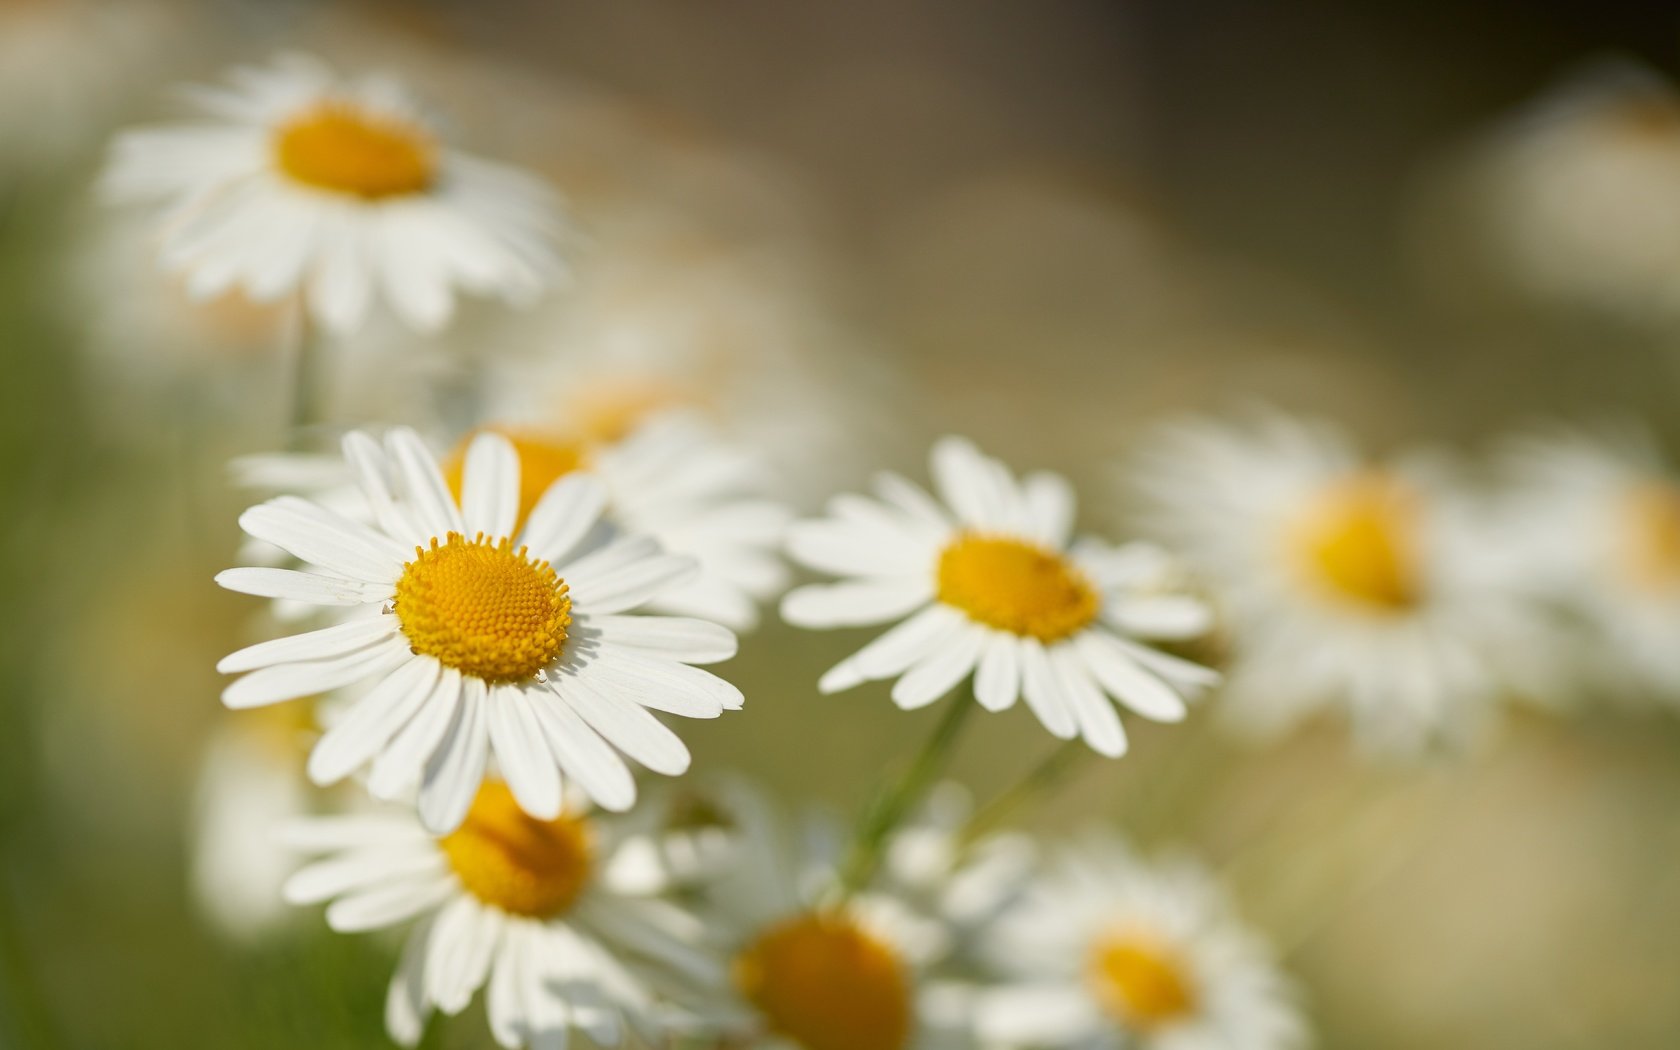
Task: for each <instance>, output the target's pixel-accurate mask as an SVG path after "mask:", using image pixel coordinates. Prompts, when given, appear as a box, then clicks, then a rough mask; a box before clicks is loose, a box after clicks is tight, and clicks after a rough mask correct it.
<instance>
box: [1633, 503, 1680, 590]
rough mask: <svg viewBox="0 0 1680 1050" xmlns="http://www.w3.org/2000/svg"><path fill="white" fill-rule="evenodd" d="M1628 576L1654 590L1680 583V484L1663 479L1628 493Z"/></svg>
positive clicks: (1664, 588)
mask: <svg viewBox="0 0 1680 1050" xmlns="http://www.w3.org/2000/svg"><path fill="white" fill-rule="evenodd" d="M1625 520H1626V522H1627V531H1628V540H1629V544H1628V557H1627V559H1626V567H1627V572H1628V575H1629V576H1630V577H1631V578H1632V579H1633V581H1634V582H1635V583H1636V584H1639V585H1643V586H1646V587H1649V588H1651V589H1652V590H1666V589H1668V588H1671V587H1674V586H1676V585H1680V487H1677V486H1675V485H1670V484H1667V483H1665V482H1661V481H1652V482H1647V483H1646V484H1643V485H1639V486H1637V487H1636V488H1634V489H1633V490H1632V491H1630V492H1629V493H1628V494H1627V503H1626V517H1625Z"/></svg>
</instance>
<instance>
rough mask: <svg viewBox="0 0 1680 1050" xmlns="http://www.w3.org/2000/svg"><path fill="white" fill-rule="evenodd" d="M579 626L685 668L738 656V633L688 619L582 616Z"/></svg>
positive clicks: (607, 642)
mask: <svg viewBox="0 0 1680 1050" xmlns="http://www.w3.org/2000/svg"><path fill="white" fill-rule="evenodd" d="M577 623H578V624H579V625H580V626H581V627H583V628H584V629H585V630H587V631H589V632H599V636H600V638H601V642H602V644H604V645H611V646H614V647H617V648H622V649H628V650H632V651H635V652H639V653H644V654H646V655H649V656H656V657H662V658H664V659H666V660H676V661H679V662H681V663H685V664H713V663H719V662H721V661H723V660H728V659H730V658H731V657H733V656H734V655H735V651H736V648H737V643H736V641H735V632H733V631H731V630H730V629H729V628H727V627H723V626H720V625H718V624H715V623H710V622H708V621H705V620H696V619H692V618H690V617H685V616H611V615H609V616H597V615H593V614H591V615H588V616H579V617H578V619H577Z"/></svg>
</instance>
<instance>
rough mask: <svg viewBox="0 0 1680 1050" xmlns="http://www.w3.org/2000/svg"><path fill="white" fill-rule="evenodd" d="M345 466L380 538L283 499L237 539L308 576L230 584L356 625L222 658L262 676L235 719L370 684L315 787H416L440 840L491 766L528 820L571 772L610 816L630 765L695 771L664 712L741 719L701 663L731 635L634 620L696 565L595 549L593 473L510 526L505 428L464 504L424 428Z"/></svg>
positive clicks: (550, 803)
mask: <svg viewBox="0 0 1680 1050" xmlns="http://www.w3.org/2000/svg"><path fill="white" fill-rule="evenodd" d="M344 456H345V459H346V460H347V461H348V462H349V463H350V464H351V466H352V467H353V468H354V469H355V471H356V475H357V482H358V485H359V487H360V491H361V494H362V497H363V499H364V500H365V502H366V505H367V508H368V514H367V517H368V518H369V519H370V520H372V521H373V522H374V524H371V525H364V524H361V523H360V522H358V521H356V520H353V519H352V518H350V517H348V516H345V515H341V514H337V513H335V512H333V511H330V510H327V509H325V508H323V507H321V506H319V505H317V504H314V503H311V502H309V501H307V500H303V499H298V498H295V497H280V498H277V499H274V500H270V501H268V502H266V503H262V504H259V505H258V506H256V507H253V508H251V509H250V510H248V511H246V512H245V514H244V515H242V516H241V517H240V525H241V527H242V528H244V530H245V531H246V532H247V533H249V534H250V535H251V536H253V537H254V538H256V539H260V540H262V541H264V542H266V543H270V544H273V545H274V546H276V547H279V548H280V549H282V550H284V551H286V552H287V553H288V554H290V555H292V556H293V557H295V558H297V559H298V560H299V561H300V562H301V563H303V564H304V566H305V568H303V569H301V570H297V569H283V568H267V567H254V568H240V569H229V570H227V571H225V572H223V573H221V574H220V575H219V576H217V578H216V579H217V582H218V583H220V584H221V585H222V586H224V587H226V588H228V589H229V590H235V591H240V592H242V593H246V594H254V595H258V596H261V597H266V598H274V599H285V600H292V601H301V602H306V603H312V604H315V605H318V606H324V607H327V608H336V609H337V610H338V611H339V612H340V613H342V614H344V617H345V618H344V619H343V620H342V621H341V622H338V623H335V624H333V625H332V626H329V627H324V628H321V629H319V630H315V631H311V632H308V633H305V634H301V635H296V636H293V637H290V638H281V639H277V640H275V641H270V642H263V643H260V644H258V645H254V646H251V647H249V648H246V649H242V650H240V651H239V652H236V653H234V654H233V655H231V656H229V657H227V658H226V659H224V660H223V661H222V662H221V663H220V664H219V665H218V668H219V669H220V670H222V671H224V672H227V673H242V672H248V673H245V674H244V677H242V678H240V679H239V680H238V681H236V682H234V683H233V684H232V685H230V686H228V688H227V689H226V691H225V692H224V693H223V694H222V699H223V701H224V702H225V703H226V704H227V705H228V706H229V707H235V708H241V707H255V706H259V705H263V704H270V703H276V702H278V701H281V700H289V699H294V698H297V697H303V696H311V695H315V694H319V693H325V692H330V691H332V690H336V689H341V688H343V687H346V686H349V685H352V684H354V683H357V682H363V681H372V682H373V683H374V684H373V685H372V687H371V688H370V689H369V690H368V692H367V693H366V694H365V695H363V696H362V697H360V698H359V699H357V700H356V702H355V703H354V704H353V705H352V706H351V707H350V709H349V710H348V711H347V713H346V714H345V716H344V717H343V718H342V719H340V720H339V721H338V722H337V723H336V724H334V725H333V726H332V727H331V728H330V729H329V730H328V731H327V733H326V734H325V735H324V736H323V737H322V738H321V740H320V742H319V743H318V744H317V745H316V746H315V749H314V751H313V752H312V753H311V755H310V759H309V774H310V777H311V778H312V779H314V780H315V781H316V782H317V783H322V784H325V783H331V782H333V781H336V780H338V779H340V778H342V777H344V776H346V775H348V774H349V773H350V772H352V771H353V770H356V769H358V768H359V767H361V766H362V765H364V764H366V763H368V762H372V768H371V773H370V775H369V778H368V786H369V789H370V790H371V791H372V792H373V794H374V795H375V796H377V797H381V798H394V797H397V796H398V795H400V794H401V793H403V792H404V791H406V790H407V789H408V788H409V787H410V786H411V785H412V784H413V783H414V782H415V781H416V780H418V781H419V784H420V786H419V805H420V815H421V818H422V819H423V821H424V822H425V824H426V826H427V827H428V828H430V829H431V830H433V831H434V832H436V833H438V834H443V833H446V832H449V831H451V830H453V829H454V828H455V827H456V826H457V825H458V824H460V822H461V821H462V819H464V818H465V815H466V813H467V809H468V807H469V806H470V805H471V803H472V799H473V796H474V793H475V792H476V791H477V789H478V785H479V782H480V781H481V780H482V779H483V777H484V771H485V765H486V762H487V760H488V758H489V755H490V753H491V752H492V751H493V752H494V753H495V757H496V760H497V762H498V764H499V766H500V768H501V771H502V773H503V775H504V776H505V777H506V779H507V782H508V785H509V787H510V788H511V789H512V791H513V795H514V797H515V798H517V799H518V800H519V802H520V804H521V805H523V806H524V807H525V808H526V810H527V811H528V812H530V813H531V814H532V815H533V816H535V817H538V818H543V819H548V818H553V817H555V816H556V815H558V814H559V812H560V802H561V791H560V787H561V780H560V773H561V771H564V772H565V774H566V775H567V776H568V777H569V778H570V779H571V780H572V781H573V782H574V783H576V784H577V785H578V786H579V787H580V788H582V789H583V790H584V791H585V792H586V793H587V794H588V795H589V796H590V797H591V798H592V799H593V800H594V801H595V802H596V803H598V804H600V805H601V806H603V807H605V808H608V809H625V808H628V807H629V806H630V805H631V803H632V802H633V801H634V800H635V796H636V785H635V781H634V779H633V778H632V777H631V774H630V770H629V768H628V767H627V766H626V765H625V763H624V760H623V758H621V757H620V755H619V752H623V753H624V754H625V755H628V756H630V757H631V758H634V759H635V760H636V761H637V762H639V763H640V764H642V765H644V766H646V767H647V768H649V769H652V770H654V771H656V772H661V773H666V774H676V773H680V772H682V771H683V770H685V769H686V768H687V767H688V761H689V758H688V749H687V748H686V747H685V746H684V745H683V743H682V741H681V740H680V739H678V737H677V736H676V735H675V734H674V733H672V732H671V731H670V730H669V729H667V728H666V727H665V726H664V725H663V724H662V723H661V722H660V721H659V720H658V719H656V718H654V717H653V716H652V715H651V714H650V713H649V711H648V709H649V708H651V709H654V710H660V711H668V712H671V713H673V714H680V715H684V716H687V717H692V718H715V717H717V716H718V715H719V714H721V713H722V712H723V711H724V710H732V709H736V708H739V707H740V706H741V693H740V691H739V690H737V689H736V688H735V687H733V686H731V685H729V684H728V683H727V682H725V681H723V680H722V679H720V678H717V677H715V676H713V675H711V674H708V673H706V672H705V671H702V670H699V669H698V668H695V667H692V666H690V665H691V664H704V663H711V662H715V661H719V660H725V659H728V658H729V657H730V656H732V655H734V652H735V636H734V635H733V634H732V633H730V631H728V630H727V629H726V628H723V627H720V626H718V625H716V624H712V623H707V622H704V621H700V620H691V619H685V618H680V617H663V616H632V615H626V614H628V613H630V612H632V611H633V610H636V609H639V608H640V607H642V606H644V605H645V604H646V603H648V602H649V601H651V600H652V599H654V598H656V597H657V596H659V595H660V594H661V593H663V592H665V591H666V590H668V589H669V588H671V587H673V586H676V585H679V584H680V583H682V582H683V581H684V579H685V578H686V577H688V576H689V575H691V574H692V573H693V571H694V568H695V566H694V563H693V561H692V560H691V559H689V558H685V557H680V556H677V555H671V554H666V553H664V552H663V551H661V550H660V549H659V545H658V544H657V543H655V542H654V541H653V540H652V539H649V538H647V537H645V536H619V537H617V538H614V539H612V540H610V541H608V542H604V543H598V542H594V541H592V540H591V537H592V536H597V535H598V528H597V526H598V523H599V521H600V516H601V511H602V508H603V507H604V505H605V502H606V493H605V490H604V487H603V486H602V484H601V482H600V481H599V480H598V479H597V478H595V477H593V476H592V475H588V474H572V475H568V476H566V477H564V478H562V479H560V480H559V481H558V482H556V483H555V484H554V485H552V486H551V487H550V488H549V489H548V490H547V491H546V492H545V493H544V494H543V495H542V497H541V499H539V500H538V501H537V504H536V506H535V508H534V509H533V510H532V511H531V512H530V514H529V516H528V517H527V518H526V519H525V521H524V522H523V525H522V526H519V527H516V523H517V522H518V519H519V507H520V491H521V489H520V462H519V455H518V453H517V452H516V451H515V450H514V447H513V445H512V444H511V443H509V442H508V441H507V440H506V439H505V438H502V437H500V436H498V435H494V434H481V435H479V436H478V437H477V438H475V439H473V442H472V445H471V446H470V447H469V449H468V450H467V454H466V457H465V465H464V467H463V474H462V483H461V492H462V498H461V500H460V503H459V505H457V503H456V501H455V499H454V498H453V497H452V496H451V495H450V492H449V487H448V485H447V484H446V483H445V481H444V477H443V472H442V471H441V470H440V469H439V468H438V465H437V463H436V461H435V460H434V459H433V458H432V455H431V453H430V452H429V451H428V450H427V448H426V446H425V444H424V443H423V442H422V441H421V440H420V438H419V437H418V436H417V435H416V434H415V433H414V432H413V431H411V430H407V429H402V428H398V429H394V430H392V431H390V432H389V433H388V434H387V435H386V436H385V440H384V443H383V445H381V444H380V443H378V442H376V441H374V440H373V439H372V438H371V437H369V436H368V435H366V434H363V433H359V432H352V433H351V434H349V435H347V436H346V437H345V439H344Z"/></svg>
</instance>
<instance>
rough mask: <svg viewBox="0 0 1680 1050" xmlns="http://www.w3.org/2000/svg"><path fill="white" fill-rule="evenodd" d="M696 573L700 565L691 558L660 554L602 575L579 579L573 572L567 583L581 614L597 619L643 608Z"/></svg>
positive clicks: (588, 575)
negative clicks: (593, 616) (599, 616)
mask: <svg viewBox="0 0 1680 1050" xmlns="http://www.w3.org/2000/svg"><path fill="white" fill-rule="evenodd" d="M699 571H700V564H699V563H698V562H696V561H695V560H694V559H693V558H689V557H686V556H683V555H676V554H663V555H657V556H655V557H652V558H645V559H643V560H641V561H637V562H634V563H632V564H630V565H625V566H623V567H621V568H616V569H611V570H609V571H606V572H601V573H587V574H584V575H581V576H580V575H578V574H577V572H576V570H575V569H574V570H571V571H569V572H568V574H567V576H566V582H567V583H568V584H570V585H571V588H572V599H573V601H575V602H576V603H577V605H578V608H579V610H580V611H583V612H587V613H589V614H591V615H600V614H606V613H620V612H628V611H629V610H631V609H634V608H637V607H638V606H641V605H645V604H647V603H648V602H650V601H652V600H653V599H654V598H657V597H659V595H660V594H662V593H664V592H666V591H669V590H671V589H672V588H674V587H676V586H677V585H679V584H681V583H683V582H684V581H686V580H689V579H691V578H693V576H694V575H695V573H697V572H699Z"/></svg>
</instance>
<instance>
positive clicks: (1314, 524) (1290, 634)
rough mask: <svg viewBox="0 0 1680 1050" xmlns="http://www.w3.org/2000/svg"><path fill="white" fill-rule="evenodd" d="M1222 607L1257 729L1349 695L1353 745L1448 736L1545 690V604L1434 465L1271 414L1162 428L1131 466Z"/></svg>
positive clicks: (1152, 518) (1245, 703)
mask: <svg viewBox="0 0 1680 1050" xmlns="http://www.w3.org/2000/svg"><path fill="white" fill-rule="evenodd" d="M1128 480H1129V481H1130V483H1131V484H1132V486H1133V488H1134V489H1135V492H1136V494H1137V495H1138V496H1139V497H1140V499H1141V503H1142V517H1143V523H1144V525H1145V527H1146V529H1147V530H1148V531H1150V532H1152V533H1153V534H1154V535H1156V536H1159V537H1160V538H1162V540H1163V542H1168V543H1170V544H1172V545H1173V546H1174V547H1175V548H1176V550H1177V552H1178V553H1180V554H1182V555H1183V556H1184V557H1185V559H1186V560H1187V561H1188V562H1189V563H1190V564H1191V565H1192V566H1193V567H1194V568H1195V569H1196V570H1197V571H1198V572H1200V573H1201V574H1202V575H1203V577H1204V578H1205V579H1206V581H1207V582H1208V584H1209V585H1210V586H1211V587H1212V589H1213V590H1214V591H1215V593H1216V597H1217V598H1218V599H1219V600H1220V602H1221V607H1222V612H1223V614H1224V615H1225V617H1226V619H1227V621H1228V628H1229V633H1230V646H1231V662H1230V665H1229V667H1227V669H1226V675H1227V680H1226V686H1225V690H1224V693H1223V703H1224V705H1225V709H1226V711H1227V713H1228V714H1230V715H1231V716H1233V717H1234V718H1236V719H1237V720H1238V721H1239V722H1240V723H1242V724H1245V725H1246V726H1247V727H1249V728H1251V729H1255V730H1278V729H1281V728H1284V727H1286V726H1288V725H1290V724H1292V723H1293V722H1295V721H1297V720H1299V719H1301V718H1303V717H1305V716H1306V715H1308V714H1310V713H1312V712H1315V711H1318V710H1323V709H1333V710H1341V711H1345V712H1346V714H1347V715H1348V716H1349V718H1350V720H1351V722H1352V725H1353V729H1354V732H1355V734H1356V735H1357V736H1358V737H1359V739H1360V741H1361V743H1362V744H1363V745H1365V746H1366V747H1368V748H1370V749H1372V750H1376V751H1385V752H1390V753H1405V752H1411V751H1416V750H1419V749H1421V748H1422V747H1424V746H1425V745H1426V744H1428V743H1429V742H1431V741H1433V740H1438V739H1444V740H1448V741H1462V740H1464V739H1465V738H1467V737H1469V736H1472V735H1473V734H1474V733H1475V731H1476V730H1478V729H1479V728H1480V727H1481V726H1482V725H1483V724H1484V723H1485V722H1486V720H1487V717H1488V716H1489V715H1490V714H1491V713H1492V711H1493V710H1494V708H1495V707H1496V705H1497V702H1498V701H1499V700H1501V699H1503V698H1505V697H1507V696H1509V695H1520V696H1527V697H1530V698H1534V699H1541V698H1544V697H1545V696H1546V695H1547V694H1548V692H1549V691H1550V689H1551V688H1553V685H1552V683H1551V682H1550V681H1549V671H1550V668H1549V667H1548V666H1545V665H1547V664H1548V660H1547V659H1536V658H1535V657H1534V655H1533V654H1535V653H1545V652H1547V651H1548V642H1543V641H1542V639H1547V634H1548V632H1547V625H1546V623H1545V618H1544V617H1543V616H1542V615H1541V614H1540V611H1539V610H1538V609H1537V608H1536V607H1535V606H1534V603H1533V602H1532V600H1531V597H1530V595H1529V594H1528V593H1527V592H1526V590H1525V587H1524V586H1523V585H1522V583H1521V581H1520V580H1518V579H1516V578H1515V577H1514V575H1513V574H1512V572H1511V562H1510V559H1509V558H1507V557H1505V556H1504V555H1503V554H1502V553H1500V551H1499V550H1498V546H1499V545H1498V543H1496V542H1495V541H1494V537H1493V535H1492V530H1491V528H1490V526H1491V520H1490V517H1489V514H1488V512H1487V508H1486V507H1485V506H1484V505H1483V504H1482V502H1481V501H1480V500H1478V499H1477V498H1475V497H1474V496H1473V495H1471V494H1470V493H1469V492H1468V491H1467V490H1466V489H1465V488H1464V487H1463V486H1462V485H1461V484H1459V483H1458V480H1457V479H1456V478H1454V477H1452V476H1451V474H1450V473H1449V472H1448V471H1446V470H1444V469H1442V464H1441V463H1439V462H1437V461H1434V460H1430V459H1425V458H1422V457H1418V458H1414V459H1409V460H1399V461H1395V462H1392V463H1376V462H1372V461H1369V460H1367V459H1365V458H1364V457H1362V456H1361V455H1360V454H1359V453H1358V451H1357V450H1356V449H1355V447H1354V446H1353V444H1352V442H1351V441H1350V440H1349V439H1348V438H1347V437H1346V436H1345V435H1344V434H1342V433H1341V432H1339V431H1338V430H1336V429H1335V428H1333V427H1330V426H1327V425H1323V424H1313V423H1307V422H1302V421H1299V420H1296V419H1293V418H1290V417H1287V416H1284V415H1281V414H1270V413H1268V414H1262V415H1257V416H1255V417H1254V418H1252V419H1249V420H1244V421H1212V420H1191V421H1186V422H1182V423H1179V424H1175V425H1169V426H1168V427H1166V428H1164V429H1163V430H1162V431H1161V432H1160V433H1159V434H1158V435H1157V436H1156V438H1155V439H1154V441H1153V442H1152V443H1150V444H1149V445H1147V446H1146V448H1145V450H1144V452H1143V453H1142V454H1141V455H1140V456H1139V457H1138V460H1137V462H1136V464H1135V469H1134V470H1133V471H1132V472H1131V474H1130V477H1129V479H1128Z"/></svg>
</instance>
